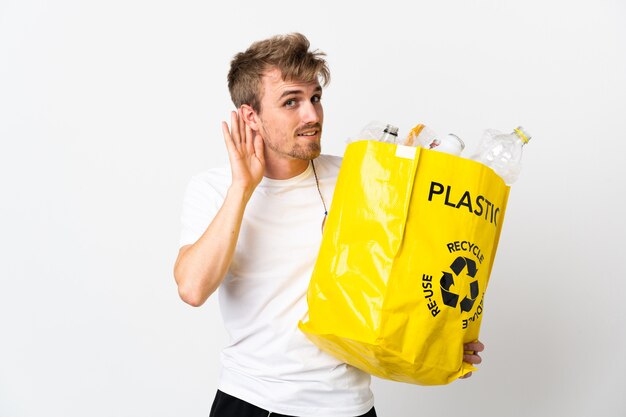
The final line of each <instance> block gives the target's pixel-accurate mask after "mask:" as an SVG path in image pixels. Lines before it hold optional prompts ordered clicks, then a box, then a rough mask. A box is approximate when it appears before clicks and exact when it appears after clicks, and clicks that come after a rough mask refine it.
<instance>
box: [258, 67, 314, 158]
mask: <svg viewBox="0 0 626 417" xmlns="http://www.w3.org/2000/svg"><path fill="white" fill-rule="evenodd" d="M261 80H262V81H261V87H262V91H261V94H262V97H261V111H260V112H259V113H258V120H259V130H260V132H261V134H262V135H263V138H264V142H265V145H266V156H269V155H267V153H268V152H269V153H271V154H273V156H275V157H278V158H281V159H283V158H287V159H305V160H310V159H314V158H316V157H318V156H319V154H320V152H321V145H320V139H321V137H322V123H323V122H324V110H323V108H322V103H321V101H320V100H321V98H322V87H320V85H319V83H318V82H317V81H314V82H300V81H284V80H283V79H282V76H281V72H280V70H278V69H271V70H269V71H267V72H266V73H265V75H264V76H263V78H262V79H261Z"/></svg>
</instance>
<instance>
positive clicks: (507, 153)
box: [471, 126, 530, 185]
mask: <svg viewBox="0 0 626 417" xmlns="http://www.w3.org/2000/svg"><path fill="white" fill-rule="evenodd" d="M529 140H530V135H529V134H528V132H526V131H525V130H524V128H523V127H522V126H519V127H517V128H515V129H513V132H512V133H509V134H506V133H502V132H499V131H497V130H494V129H488V130H485V132H484V134H483V138H482V141H481V143H480V145H479V147H478V149H477V150H476V153H475V154H474V155H472V157H471V158H472V159H474V160H475V161H478V162H482V163H483V164H485V165H487V166H488V167H490V168H491V169H493V170H494V171H495V172H496V174H498V175H499V176H500V177H501V178H502V179H503V180H504V182H505V183H506V184H508V185H511V184H512V183H514V182H515V181H516V180H517V177H518V176H519V173H520V171H521V170H522V148H523V146H524V145H525V144H527V143H528V141H529Z"/></svg>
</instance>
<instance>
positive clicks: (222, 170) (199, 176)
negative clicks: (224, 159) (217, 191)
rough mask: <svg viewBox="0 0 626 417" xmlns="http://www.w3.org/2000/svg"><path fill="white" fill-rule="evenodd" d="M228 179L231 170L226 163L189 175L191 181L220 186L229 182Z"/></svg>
mask: <svg viewBox="0 0 626 417" xmlns="http://www.w3.org/2000/svg"><path fill="white" fill-rule="evenodd" d="M230 179H231V171H230V169H229V167H228V165H221V166H217V167H212V168H209V169H206V170H204V171H201V172H198V173H196V174H195V175H193V176H192V177H191V182H195V183H202V184H209V185H213V186H220V185H222V184H229V183H230Z"/></svg>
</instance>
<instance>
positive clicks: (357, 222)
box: [299, 140, 509, 385]
mask: <svg viewBox="0 0 626 417" xmlns="http://www.w3.org/2000/svg"><path fill="white" fill-rule="evenodd" d="M508 195H509V187H508V186H507V185H505V184H504V182H503V181H502V179H501V178H500V177H498V176H497V175H496V174H495V173H494V172H493V171H492V170H491V169H490V168H488V167H486V166H484V165H482V164H480V163H478V162H475V161H472V160H468V159H463V158H459V157H456V156H453V155H448V154H445V153H441V152H435V151H431V150H426V149H422V148H416V147H408V146H403V145H393V144H389V143H382V142H376V141H369V140H367V141H358V142H353V143H351V144H350V145H348V147H347V149H346V152H345V155H344V159H343V163H342V166H341V169H340V172H339V177H338V179H337V185H336V188H335V193H334V196H333V202H332V206H331V210H330V212H329V216H328V219H327V222H326V226H325V230H324V236H323V239H322V244H321V247H320V251H319V255H318V258H317V262H316V264H315V267H314V270H313V274H312V277H311V282H310V285H309V289H308V294H307V301H308V306H309V314H308V319H307V321H306V322H300V324H299V326H300V329H301V330H302V331H303V332H304V333H305V334H306V335H307V336H308V337H309V338H310V339H311V340H312V341H313V342H314V343H315V344H316V345H318V346H319V347H320V348H321V349H322V350H325V351H327V352H329V353H331V354H332V355H334V356H335V357H337V358H339V359H341V360H343V361H344V362H346V363H348V364H351V365H353V366H356V367H357V368H360V369H362V370H364V371H366V372H368V373H370V374H373V375H376V376H378V377H381V378H386V379H392V380H396V381H402V382H409V383H414V384H421V385H439V384H447V383H449V382H452V381H453V380H455V379H457V378H459V377H460V376H462V375H465V374H466V373H468V372H471V371H473V370H475V368H474V367H473V366H472V365H470V364H468V363H465V362H463V344H464V343H467V342H471V341H475V340H477V339H478V333H479V329H480V322H481V319H482V315H483V297H484V294H485V290H486V288H487V283H488V280H489V274H490V272H491V267H492V265H493V261H494V257H495V254H496V248H497V245H498V239H499V236H500V230H501V228H502V222H503V219H504V213H505V208H506V203H507V198H508Z"/></svg>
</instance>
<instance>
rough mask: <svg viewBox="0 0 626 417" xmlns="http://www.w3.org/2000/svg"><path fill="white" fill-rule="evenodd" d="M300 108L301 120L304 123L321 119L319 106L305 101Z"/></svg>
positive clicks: (317, 121) (316, 121)
mask: <svg viewBox="0 0 626 417" xmlns="http://www.w3.org/2000/svg"><path fill="white" fill-rule="evenodd" d="M301 109H302V114H301V117H302V121H303V122H304V123H307V124H310V123H319V122H320V119H321V108H318V107H317V106H316V105H315V104H313V103H310V102H309V103H307V104H306V105H304V106H302V107H301Z"/></svg>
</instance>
